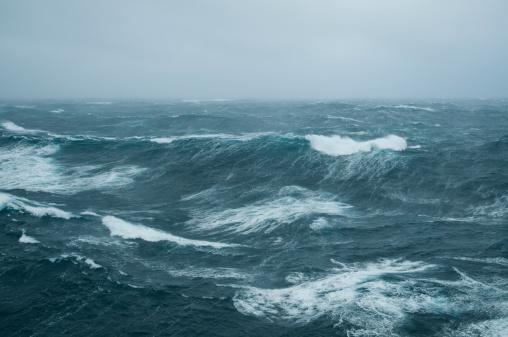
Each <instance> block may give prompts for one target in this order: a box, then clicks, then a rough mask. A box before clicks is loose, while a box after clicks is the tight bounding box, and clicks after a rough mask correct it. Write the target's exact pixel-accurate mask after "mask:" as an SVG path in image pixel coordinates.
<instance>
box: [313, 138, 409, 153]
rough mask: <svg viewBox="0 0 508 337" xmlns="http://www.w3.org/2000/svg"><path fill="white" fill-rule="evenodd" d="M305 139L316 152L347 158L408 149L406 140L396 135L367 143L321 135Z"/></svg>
mask: <svg viewBox="0 0 508 337" xmlns="http://www.w3.org/2000/svg"><path fill="white" fill-rule="evenodd" d="M305 139H307V140H308V141H309V142H310V146H311V147H312V148H313V149H314V150H316V151H319V152H321V153H324V154H327V155H329V156H345V155H351V154H354V153H359V152H369V151H372V150H393V151H402V150H405V149H406V148H407V142H406V140H405V139H404V138H402V137H399V136H396V135H388V136H386V137H382V138H376V139H372V140H367V141H356V140H353V139H351V138H349V137H342V136H321V135H307V136H305Z"/></svg>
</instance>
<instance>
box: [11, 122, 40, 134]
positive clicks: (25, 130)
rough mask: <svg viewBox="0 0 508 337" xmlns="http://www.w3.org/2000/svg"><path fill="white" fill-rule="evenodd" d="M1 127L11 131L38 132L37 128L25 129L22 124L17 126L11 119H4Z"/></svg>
mask: <svg viewBox="0 0 508 337" xmlns="http://www.w3.org/2000/svg"><path fill="white" fill-rule="evenodd" d="M2 127H3V128H4V129H5V130H7V131H11V132H20V133H34V132H38V131H37V130H29V129H25V128H24V127H22V126H19V125H17V124H15V123H13V122H11V121H5V122H2Z"/></svg>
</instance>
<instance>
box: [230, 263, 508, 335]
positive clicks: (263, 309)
mask: <svg viewBox="0 0 508 337" xmlns="http://www.w3.org/2000/svg"><path fill="white" fill-rule="evenodd" d="M334 263H335V264H336V265H337V266H339V268H337V269H333V270H332V271H331V272H329V273H328V274H327V275H325V276H321V277H319V278H316V277H312V278H310V279H307V277H308V276H306V275H305V274H295V273H292V274H290V275H288V276H289V279H287V281H290V282H294V283H296V284H295V285H291V286H289V287H286V288H279V289H263V288H257V287H245V286H236V288H238V290H237V291H236V294H235V296H234V297H233V304H234V306H235V308H236V309H237V310H238V311H239V312H241V313H242V314H244V315H250V316H256V317H261V318H265V319H268V320H270V321H272V322H286V323H288V322H289V323H291V324H306V323H309V322H311V321H314V320H316V319H318V318H320V317H323V316H327V317H328V318H329V319H330V320H331V321H332V322H334V323H335V324H334V327H335V328H338V329H343V330H345V331H344V332H345V335H347V336H399V335H398V333H397V332H398V331H400V330H399V328H400V327H402V326H403V325H404V324H405V323H407V319H408V318H410V317H411V316H413V315H415V314H417V315H422V314H423V315H426V314H432V315H446V316H449V317H458V318H460V317H462V316H464V315H468V316H469V317H470V316H471V315H472V314H479V313H480V314H481V315H488V316H487V317H490V319H489V320H485V321H482V322H480V323H475V324H472V325H467V326H465V327H462V328H459V329H458V330H457V329H456V328H454V329H453V330H452V331H443V334H442V335H443V336H445V335H446V336H460V337H465V336H468V337H469V336H489V337H490V336H505V335H503V333H504V332H505V331H507V330H506V328H505V327H506V323H507V321H506V309H507V308H508V306H507V303H506V301H503V299H505V298H506V291H505V290H504V287H505V286H506V283H505V282H504V281H502V282H501V283H502V288H501V287H499V286H497V285H496V284H495V285H492V284H488V283H485V282H480V281H478V280H476V279H473V278H472V277H470V276H468V275H466V274H465V273H463V272H461V271H459V270H458V269H454V270H455V271H456V272H457V274H458V276H459V278H458V279H456V280H448V279H446V280H440V279H433V278H431V279H425V278H423V275H424V273H425V272H426V271H427V270H429V269H434V268H437V266H434V265H430V264H425V263H423V262H411V261H404V260H400V259H398V260H382V261H380V262H375V263H366V264H343V263H340V262H338V261H334ZM483 317H485V316H483ZM447 332H452V333H447Z"/></svg>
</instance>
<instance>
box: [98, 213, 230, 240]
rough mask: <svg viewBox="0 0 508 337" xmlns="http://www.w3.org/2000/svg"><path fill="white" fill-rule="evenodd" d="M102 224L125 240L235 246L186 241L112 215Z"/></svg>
mask: <svg viewBox="0 0 508 337" xmlns="http://www.w3.org/2000/svg"><path fill="white" fill-rule="evenodd" d="M102 223H103V224H104V226H106V227H107V228H108V229H109V231H110V232H111V235H112V236H119V237H122V238H124V239H141V240H144V241H149V242H158V241H169V242H173V243H176V244H178V245H181V246H196V247H212V248H225V247H231V246H235V245H232V244H227V243H222V242H211V241H203V240H192V239H186V238H182V237H180V236H176V235H173V234H170V233H167V232H164V231H162V230H160V229H155V228H151V227H148V226H144V225H139V224H133V223H130V222H127V221H125V220H122V219H120V218H117V217H115V216H111V215H107V216H105V217H103V218H102Z"/></svg>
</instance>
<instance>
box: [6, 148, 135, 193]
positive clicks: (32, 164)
mask: <svg viewBox="0 0 508 337" xmlns="http://www.w3.org/2000/svg"><path fill="white" fill-rule="evenodd" d="M57 151H59V146H57V145H46V146H30V145H15V146H6V147H2V148H0V162H1V163H2V165H1V166H0V188H2V189H24V190H27V191H33V192H50V193H58V194H74V193H77V192H81V191H87V190H93V189H109V188H118V187H121V186H124V185H128V184H130V183H132V182H133V179H134V177H135V176H137V175H138V174H140V173H141V172H143V171H144V169H143V168H140V167H137V166H120V167H115V168H113V169H111V170H109V171H106V172H100V167H98V166H81V167H75V168H72V169H66V168H64V167H62V166H61V165H60V164H58V163H57V162H56V161H55V160H54V159H53V158H51V157H50V156H51V155H52V154H54V153H56V152H57ZM98 171H99V172H100V173H98Z"/></svg>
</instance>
